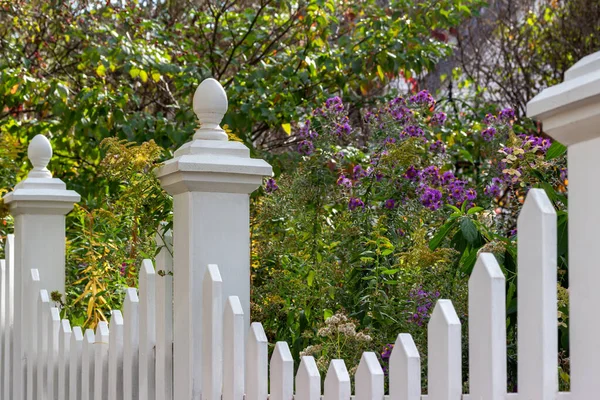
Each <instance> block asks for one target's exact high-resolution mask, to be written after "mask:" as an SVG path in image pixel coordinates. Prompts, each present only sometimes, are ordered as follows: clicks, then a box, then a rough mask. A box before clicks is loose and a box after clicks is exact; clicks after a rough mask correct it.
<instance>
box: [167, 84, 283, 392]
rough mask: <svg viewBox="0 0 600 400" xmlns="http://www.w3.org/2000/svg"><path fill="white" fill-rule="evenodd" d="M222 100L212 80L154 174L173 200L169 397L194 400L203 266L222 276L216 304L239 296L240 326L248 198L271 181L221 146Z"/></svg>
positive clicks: (245, 290) (246, 301)
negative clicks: (185, 133) (188, 134)
mask: <svg viewBox="0 0 600 400" xmlns="http://www.w3.org/2000/svg"><path fill="white" fill-rule="evenodd" d="M227 104H228V103H227V96H226V94H225V91H224V90H223V87H222V86H221V85H220V84H219V82H217V81H216V80H214V79H206V80H205V81H203V82H202V83H201V84H200V86H198V89H197V90H196V93H195V94H194V112H195V113H196V115H197V116H198V119H199V120H200V125H201V127H200V129H198V130H197V131H196V133H195V134H194V137H193V140H192V141H191V142H188V143H186V144H184V145H183V146H181V147H180V148H179V149H178V150H177V151H175V154H174V158H173V159H171V160H168V161H166V162H165V164H164V165H163V166H162V167H161V168H160V169H159V170H158V171H157V176H158V178H159V179H160V181H161V185H162V187H163V188H164V189H165V190H166V191H167V192H169V194H171V195H172V196H173V242H174V243H173V244H174V249H173V252H174V262H173V265H174V268H173V286H174V290H173V291H174V299H173V301H174V307H173V308H174V310H173V314H174V315H173V319H174V325H173V330H174V333H173V335H174V337H173V340H174V346H173V347H174V348H173V352H174V354H173V357H174V368H175V369H174V398H176V399H181V400H191V399H200V394H201V382H202V371H201V360H202V355H201V353H202V352H201V343H202V332H201V326H202V324H201V321H202V281H203V279H204V276H205V273H206V269H207V266H208V264H217V265H218V266H219V268H220V271H221V275H222V277H223V302H225V300H226V299H227V298H228V297H229V296H233V295H235V296H239V298H240V302H241V304H242V308H243V311H244V322H245V325H246V326H249V316H250V233H249V225H250V224H249V208H250V196H249V194H250V193H251V192H253V191H254V190H255V189H256V188H257V187H258V186H260V184H261V183H262V178H263V177H264V176H271V174H272V169H271V166H270V165H269V164H267V163H266V162H265V161H263V160H258V159H252V158H250V151H249V149H248V148H247V147H246V146H245V145H243V144H242V143H239V142H235V141H228V137H227V134H226V133H225V131H224V130H223V129H221V127H220V126H219V124H220V123H221V120H222V118H223V116H224V115H225V113H226V112H227Z"/></svg>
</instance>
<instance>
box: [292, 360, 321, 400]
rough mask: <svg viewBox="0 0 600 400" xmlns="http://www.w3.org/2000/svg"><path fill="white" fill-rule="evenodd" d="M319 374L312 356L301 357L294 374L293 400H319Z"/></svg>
mask: <svg viewBox="0 0 600 400" xmlns="http://www.w3.org/2000/svg"><path fill="white" fill-rule="evenodd" d="M320 399H321V374H319V368H318V367H317V363H316V362H315V358H314V357H313V356H302V357H301V358H300V366H299V367H298V372H297V373H296V396H295V400H320Z"/></svg>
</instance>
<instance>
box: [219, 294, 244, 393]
mask: <svg viewBox="0 0 600 400" xmlns="http://www.w3.org/2000/svg"><path fill="white" fill-rule="evenodd" d="M244 331H245V325H244V311H243V310H242V305H241V304H240V299H239V298H238V297H237V296H229V299H228V300H227V303H226V305H225V315H224V320H223V400H243V398H244V365H245V362H244V356H245V354H244V352H245V344H244Z"/></svg>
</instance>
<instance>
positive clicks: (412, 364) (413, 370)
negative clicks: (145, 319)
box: [389, 333, 421, 400]
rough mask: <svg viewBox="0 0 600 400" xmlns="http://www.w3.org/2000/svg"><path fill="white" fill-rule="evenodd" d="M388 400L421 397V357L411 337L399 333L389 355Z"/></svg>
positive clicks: (417, 398)
mask: <svg viewBox="0 0 600 400" xmlns="http://www.w3.org/2000/svg"><path fill="white" fill-rule="evenodd" d="M389 382H390V400H420V399H421V357H420V356H419V351H418V350H417V346H416V345H415V342H414V341H413V338H412V336H411V335H410V334H408V333H401V334H399V335H398V337H397V338H396V343H395V344H394V349H393V350H392V355H391V356H390V371H389Z"/></svg>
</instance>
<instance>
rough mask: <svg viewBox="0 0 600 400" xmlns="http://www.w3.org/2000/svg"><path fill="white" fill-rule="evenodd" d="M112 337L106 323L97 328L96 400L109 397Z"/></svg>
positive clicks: (95, 360) (103, 322)
mask: <svg viewBox="0 0 600 400" xmlns="http://www.w3.org/2000/svg"><path fill="white" fill-rule="evenodd" d="M109 341H110V336H109V332H108V324H107V323H106V321H100V322H98V325H97V326H96V341H95V342H94V400H105V399H106V398H107V397H108V347H109Z"/></svg>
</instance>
